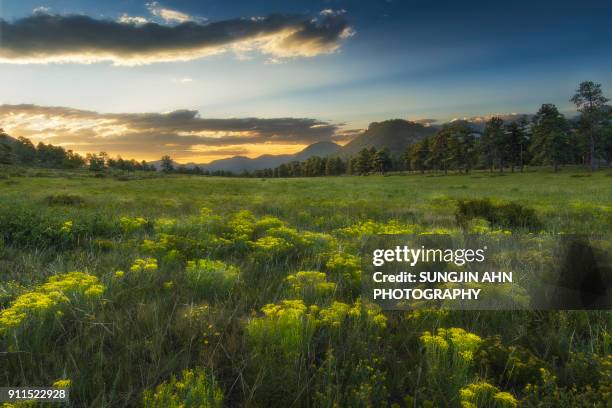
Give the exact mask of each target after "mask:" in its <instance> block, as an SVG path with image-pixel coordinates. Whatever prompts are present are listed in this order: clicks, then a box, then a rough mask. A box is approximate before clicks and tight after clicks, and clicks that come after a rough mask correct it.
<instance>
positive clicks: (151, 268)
mask: <svg viewBox="0 0 612 408" xmlns="http://www.w3.org/2000/svg"><path fill="white" fill-rule="evenodd" d="M157 269H158V266H157V259H155V258H146V259H142V258H136V259H135V260H134V263H133V264H132V266H131V267H130V272H132V273H139V272H155V271H157Z"/></svg>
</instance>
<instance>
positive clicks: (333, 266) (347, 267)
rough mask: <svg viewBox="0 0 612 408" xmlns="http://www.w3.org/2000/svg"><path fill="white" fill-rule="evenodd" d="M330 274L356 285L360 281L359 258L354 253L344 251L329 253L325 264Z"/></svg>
mask: <svg viewBox="0 0 612 408" xmlns="http://www.w3.org/2000/svg"><path fill="white" fill-rule="evenodd" d="M325 267H326V269H327V270H328V271H329V272H330V274H332V275H334V276H337V277H341V278H342V279H343V280H345V281H348V282H351V283H352V284H354V285H358V284H359V283H360V282H361V266H360V260H359V258H358V257H356V256H355V255H351V254H349V253H346V252H334V253H332V254H331V255H329V258H328V259H327V262H326V264H325Z"/></svg>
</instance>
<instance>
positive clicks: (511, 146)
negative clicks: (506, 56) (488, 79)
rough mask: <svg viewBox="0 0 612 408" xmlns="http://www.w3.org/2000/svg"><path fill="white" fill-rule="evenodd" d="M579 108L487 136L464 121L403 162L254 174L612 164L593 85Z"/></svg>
mask: <svg viewBox="0 0 612 408" xmlns="http://www.w3.org/2000/svg"><path fill="white" fill-rule="evenodd" d="M570 101H572V102H573V103H574V104H575V105H576V108H577V111H578V112H579V116H578V118H577V119H576V120H568V119H566V118H565V116H564V115H563V114H561V113H560V112H559V110H558V109H557V107H556V106H555V105H554V104H550V103H546V104H543V105H542V106H541V107H540V109H539V110H538V112H537V113H536V114H535V115H534V116H533V117H532V118H531V120H528V118H527V116H522V117H519V118H518V119H516V120H513V121H508V122H507V121H504V120H503V119H502V118H501V117H492V118H490V119H489V120H488V121H487V123H486V124H485V127H484V130H483V131H477V130H475V129H474V128H473V127H472V126H470V124H469V123H467V122H465V121H456V122H451V123H449V124H446V125H444V126H443V127H442V128H441V129H440V130H438V132H436V134H434V135H433V136H430V137H427V138H424V139H422V140H420V141H418V142H417V143H414V144H412V145H411V146H409V147H408V149H407V150H406V151H405V152H404V155H403V157H401V158H399V160H398V158H397V157H391V156H390V154H389V152H388V151H387V150H386V149H376V148H374V147H372V148H369V149H368V148H364V149H362V150H361V151H360V152H359V153H358V154H357V156H356V157H352V158H345V159H342V158H340V157H329V158H321V157H311V158H309V159H308V160H306V161H304V162H292V163H288V164H283V165H281V166H279V167H276V168H273V169H264V170H258V171H256V172H254V173H253V174H252V175H253V176H256V177H309V176H326V175H339V174H357V175H363V174H370V173H381V174H384V173H385V172H387V171H402V170H410V171H416V172H421V173H424V172H426V171H436V172H444V173H445V174H446V173H448V172H449V171H456V172H459V173H469V172H470V171H471V170H472V169H489V170H490V171H494V170H497V171H500V172H503V171H504V169H509V170H510V171H512V172H514V171H515V169H518V170H520V171H522V170H523V168H524V166H525V165H528V164H529V165H538V166H542V165H550V166H552V167H553V169H554V171H555V172H556V171H558V169H559V167H560V166H561V165H564V164H583V165H588V166H589V168H590V169H591V170H592V171H593V170H595V169H596V168H597V166H598V163H603V164H606V165H608V166H609V165H610V164H611V163H612V108H611V107H610V106H608V105H607V102H608V101H609V100H608V98H606V97H605V96H604V95H603V93H602V90H601V85H600V84H596V83H594V82H592V81H585V82H582V83H581V84H580V85H579V87H578V89H577V90H576V93H575V94H574V96H573V97H572V98H571V99H570Z"/></svg>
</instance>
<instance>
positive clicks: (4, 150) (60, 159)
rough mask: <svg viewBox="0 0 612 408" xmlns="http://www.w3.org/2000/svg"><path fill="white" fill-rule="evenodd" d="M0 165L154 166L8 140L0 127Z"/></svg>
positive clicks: (128, 168) (133, 168)
mask: <svg viewBox="0 0 612 408" xmlns="http://www.w3.org/2000/svg"><path fill="white" fill-rule="evenodd" d="M0 164H20V165H24V166H31V167H32V166H36V167H46V168H53V169H81V168H88V169H89V170H92V171H103V170H105V169H114V170H124V171H136V170H140V171H154V170H156V169H155V167H154V166H153V165H151V164H149V163H147V162H146V161H144V160H142V161H136V160H134V159H130V160H127V159H123V158H121V156H117V157H115V158H113V157H110V156H109V155H108V154H107V153H105V152H100V153H87V154H86V155H85V156H82V155H80V154H78V153H75V152H74V151H72V150H67V149H64V148H63V147H61V146H54V145H52V144H45V143H43V142H40V143H38V144H37V145H34V143H32V141H31V140H30V139H28V138H25V137H18V138H16V139H9V137H8V135H7V134H6V133H4V131H3V130H2V129H0Z"/></svg>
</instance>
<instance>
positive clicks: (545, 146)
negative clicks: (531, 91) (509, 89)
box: [531, 104, 571, 172]
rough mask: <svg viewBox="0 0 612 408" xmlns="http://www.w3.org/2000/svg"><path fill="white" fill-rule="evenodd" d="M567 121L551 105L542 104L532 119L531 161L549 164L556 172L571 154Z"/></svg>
mask: <svg viewBox="0 0 612 408" xmlns="http://www.w3.org/2000/svg"><path fill="white" fill-rule="evenodd" d="M568 130H569V128H568V125H567V121H566V120H565V118H564V117H563V115H561V114H560V113H559V111H558V110H557V107H556V106H555V105H553V104H544V105H542V107H541V108H540V110H539V111H538V113H537V114H536V115H535V117H534V119H533V136H532V143H531V153H532V154H533V161H534V162H536V163H539V164H551V165H552V166H553V168H554V170H555V172H557V171H558V169H559V165H560V164H562V163H564V162H565V161H566V160H567V159H568V157H569V155H570V152H571V150H570V149H571V146H570V143H569V132H568Z"/></svg>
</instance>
